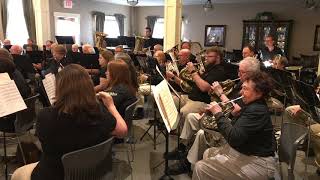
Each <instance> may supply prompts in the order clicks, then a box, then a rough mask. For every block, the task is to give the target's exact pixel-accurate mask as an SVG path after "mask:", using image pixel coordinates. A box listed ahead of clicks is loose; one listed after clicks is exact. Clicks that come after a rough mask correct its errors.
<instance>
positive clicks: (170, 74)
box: [166, 71, 174, 79]
mask: <svg viewBox="0 0 320 180" xmlns="http://www.w3.org/2000/svg"><path fill="white" fill-rule="evenodd" d="M166 76H167V79H172V78H173V77H174V74H173V73H172V72H170V71H167V72H166Z"/></svg>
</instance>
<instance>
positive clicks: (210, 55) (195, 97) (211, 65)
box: [181, 47, 226, 119]
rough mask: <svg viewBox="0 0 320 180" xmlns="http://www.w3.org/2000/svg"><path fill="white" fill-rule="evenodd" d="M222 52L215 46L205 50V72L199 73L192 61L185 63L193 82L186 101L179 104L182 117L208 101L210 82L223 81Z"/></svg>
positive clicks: (196, 110)
mask: <svg viewBox="0 0 320 180" xmlns="http://www.w3.org/2000/svg"><path fill="white" fill-rule="evenodd" d="M222 57H223V55H222V52H221V51H220V50H219V49H218V48H217V47H213V48H209V49H207V50H206V62H205V72H204V73H203V74H199V73H198V71H196V68H195V66H194V65H193V63H191V62H189V63H187V69H188V72H189V73H190V74H191V76H192V79H193V81H194V84H193V85H192V91H191V93H190V94H188V99H187V100H186V103H185V104H184V105H183V106H181V107H182V108H181V113H182V118H183V119H184V117H185V116H186V115H187V114H189V113H194V112H200V110H201V109H203V108H204V107H205V106H206V105H207V104H208V103H210V96H209V95H208V91H209V90H210V84H211V83H213V82H214V81H224V80H226V76H225V73H224V66H223V65H222V64H221V60H222Z"/></svg>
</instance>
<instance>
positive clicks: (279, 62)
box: [272, 56, 288, 71]
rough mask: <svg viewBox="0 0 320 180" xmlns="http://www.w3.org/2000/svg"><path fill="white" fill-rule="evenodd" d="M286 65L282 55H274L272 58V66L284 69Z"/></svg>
mask: <svg viewBox="0 0 320 180" xmlns="http://www.w3.org/2000/svg"><path fill="white" fill-rule="evenodd" d="M287 65H288V60H287V58H286V57H284V56H276V57H275V58H274V59H273V60H272V68H275V69H279V70H282V71H284V70H285V67H286V66H287Z"/></svg>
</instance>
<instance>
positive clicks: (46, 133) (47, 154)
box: [12, 64, 127, 180]
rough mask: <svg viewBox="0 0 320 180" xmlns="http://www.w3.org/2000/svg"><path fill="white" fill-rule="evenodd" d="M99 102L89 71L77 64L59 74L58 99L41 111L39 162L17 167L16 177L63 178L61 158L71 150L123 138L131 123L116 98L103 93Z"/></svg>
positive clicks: (39, 115)
mask: <svg viewBox="0 0 320 180" xmlns="http://www.w3.org/2000/svg"><path fill="white" fill-rule="evenodd" d="M98 97H99V98H100V99H101V100H102V102H103V104H104V106H105V107H106V108H107V109H108V111H107V112H106V111H105V110H104V107H103V106H102V105H101V104H99V101H98V100H97V98H96V94H95V92H94V89H93V83H92V81H91V78H90V76H89V74H88V73H87V72H86V70H85V69H84V68H83V67H81V66H80V65H77V64H71V65H69V66H66V67H65V68H64V69H62V70H61V71H60V72H59V73H58V74H57V76H56V97H55V98H56V101H55V103H54V105H53V107H49V108H45V109H43V110H41V111H40V112H39V114H38V119H37V125H36V135H37V136H38V138H39V140H40V142H41V145H42V150H43V153H42V156H41V159H40V161H39V162H38V163H33V164H29V165H26V166H23V167H21V168H19V169H18V170H16V172H15V173H14V175H13V176H12V179H13V180H15V179H21V177H30V175H31V180H38V179H39V180H40V179H46V180H51V179H52V180H56V179H63V178H64V173H63V165H62V162H61V157H62V156H63V155H64V154H66V153H69V152H72V151H75V150H79V149H83V148H86V147H90V146H93V145H96V144H99V143H101V142H103V141H105V140H107V139H108V138H110V137H111V136H112V135H114V136H118V137H123V136H125V135H126V133H127V126H126V123H125V122H124V120H123V118H122V117H121V115H120V114H119V112H118V111H117V109H116V107H115V106H114V103H113V100H112V97H111V96H110V95H108V94H107V93H106V92H101V93H99V94H98ZM31 172H32V173H31Z"/></svg>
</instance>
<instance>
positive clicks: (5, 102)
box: [0, 78, 27, 117]
mask: <svg viewBox="0 0 320 180" xmlns="http://www.w3.org/2000/svg"><path fill="white" fill-rule="evenodd" d="M9 79H10V78H9ZM24 109H27V106H26V104H25V103H24V100H23V98H22V97H21V94H20V92H19V90H18V88H17V86H16V84H15V82H14V81H13V80H9V81H5V82H3V81H1V82H0V117H4V116H7V115H9V114H13V113H15V112H18V111H21V110H24Z"/></svg>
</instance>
